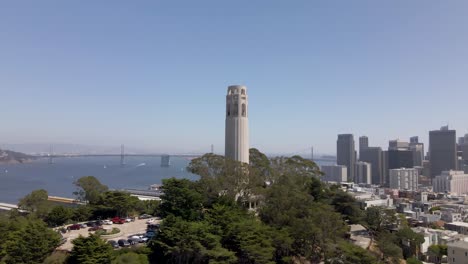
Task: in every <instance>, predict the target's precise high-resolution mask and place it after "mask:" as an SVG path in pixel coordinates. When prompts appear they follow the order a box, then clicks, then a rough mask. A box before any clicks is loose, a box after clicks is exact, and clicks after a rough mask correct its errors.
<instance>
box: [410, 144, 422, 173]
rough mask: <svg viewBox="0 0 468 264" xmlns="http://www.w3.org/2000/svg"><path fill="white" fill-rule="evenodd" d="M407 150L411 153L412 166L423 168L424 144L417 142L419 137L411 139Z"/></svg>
mask: <svg viewBox="0 0 468 264" xmlns="http://www.w3.org/2000/svg"><path fill="white" fill-rule="evenodd" d="M409 149H410V150H411V151H412V152H413V163H414V166H420V167H422V166H423V160H424V144H423V143H420V142H419V137H417V136H416V137H411V138H410V143H409Z"/></svg>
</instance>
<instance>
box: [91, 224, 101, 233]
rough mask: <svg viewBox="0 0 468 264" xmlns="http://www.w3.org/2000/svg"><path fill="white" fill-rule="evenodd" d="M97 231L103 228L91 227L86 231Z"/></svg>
mask: <svg viewBox="0 0 468 264" xmlns="http://www.w3.org/2000/svg"><path fill="white" fill-rule="evenodd" d="M99 229H104V228H103V227H102V226H97V225H95V226H93V227H90V228H89V229H88V231H90V232H92V231H98V230H99Z"/></svg>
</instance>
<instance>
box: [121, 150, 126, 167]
mask: <svg viewBox="0 0 468 264" xmlns="http://www.w3.org/2000/svg"><path fill="white" fill-rule="evenodd" d="M120 166H121V167H123V166H125V146H124V145H123V144H122V145H120Z"/></svg>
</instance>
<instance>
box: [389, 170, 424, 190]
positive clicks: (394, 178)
mask: <svg viewBox="0 0 468 264" xmlns="http://www.w3.org/2000/svg"><path fill="white" fill-rule="evenodd" d="M389 174H390V188H392V189H399V190H412V191H416V190H417V189H418V178H419V173H418V170H417V169H414V168H412V169H407V168H400V169H391V170H390V171H389Z"/></svg>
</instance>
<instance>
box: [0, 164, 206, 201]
mask: <svg viewBox="0 0 468 264" xmlns="http://www.w3.org/2000/svg"><path fill="white" fill-rule="evenodd" d="M125 161H126V165H125V166H124V167H123V168H122V167H121V166H120V157H74V158H56V159H54V164H48V159H39V160H36V161H33V162H31V163H25V164H0V202H6V203H13V204H16V203H17V202H18V200H19V199H20V198H22V197H24V196H25V195H26V194H28V193H30V192H31V191H33V190H37V189H45V190H47V191H48V192H49V195H53V196H61V197H70V198H74V195H73V192H74V191H76V187H75V185H74V184H73V182H74V181H76V180H77V179H78V178H80V177H82V176H89V175H91V176H95V177H96V178H97V179H99V181H101V182H102V183H103V184H106V185H107V186H109V188H111V189H123V188H134V189H144V190H145V189H148V188H149V186H150V185H151V184H156V183H161V181H162V179H165V178H170V177H175V178H188V179H197V178H198V176H197V175H194V174H192V173H190V172H187V170H186V167H187V165H188V164H189V163H190V160H188V159H185V158H176V157H171V166H170V167H161V160H160V157H126V160H125Z"/></svg>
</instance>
